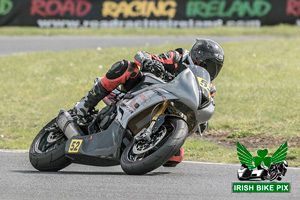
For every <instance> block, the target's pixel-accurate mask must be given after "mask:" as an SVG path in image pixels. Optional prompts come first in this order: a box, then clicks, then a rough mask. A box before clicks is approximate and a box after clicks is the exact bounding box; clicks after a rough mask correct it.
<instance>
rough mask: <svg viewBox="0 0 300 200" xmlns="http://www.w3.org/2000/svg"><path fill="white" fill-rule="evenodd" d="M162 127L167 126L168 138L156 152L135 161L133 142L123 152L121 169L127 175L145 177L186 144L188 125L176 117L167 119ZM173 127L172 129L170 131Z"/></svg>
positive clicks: (153, 151) (152, 151) (146, 154)
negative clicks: (144, 175)
mask: <svg viewBox="0 0 300 200" xmlns="http://www.w3.org/2000/svg"><path fill="white" fill-rule="evenodd" d="M162 126H167V127H168V128H167V130H168V132H167V136H166V137H167V138H166V139H163V140H162V141H161V142H160V143H159V144H157V146H158V148H156V149H155V150H150V151H151V152H150V151H149V152H147V153H145V155H144V157H141V158H138V159H133V157H134V156H136V155H134V153H133V150H132V149H133V145H134V141H132V142H131V143H130V144H129V145H128V146H127V147H126V148H125V150H124V151H123V153H122V156H121V161H120V163H121V167H122V169H123V171H124V172H125V173H126V174H129V175H143V174H146V173H148V172H150V171H153V170H154V169H156V168H158V167H160V166H161V165H163V164H164V163H166V162H167V161H168V160H169V159H170V158H171V157H172V156H173V155H175V153H176V152H178V151H179V149H180V147H181V146H182V145H183V143H184V142H185V139H186V138H187V135H188V126H187V123H186V122H185V121H184V120H182V119H180V118H176V117H169V118H166V120H165V122H164V124H163V125H162ZM170 127H171V129H170Z"/></svg>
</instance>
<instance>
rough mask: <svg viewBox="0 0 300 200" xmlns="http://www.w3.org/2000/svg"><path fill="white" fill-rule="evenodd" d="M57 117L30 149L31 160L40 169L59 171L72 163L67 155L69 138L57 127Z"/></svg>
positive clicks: (40, 133)
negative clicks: (50, 128)
mask: <svg viewBox="0 0 300 200" xmlns="http://www.w3.org/2000/svg"><path fill="white" fill-rule="evenodd" d="M55 124H56V118H55V119H53V120H52V121H51V122H49V123H48V124H47V125H46V126H45V127H44V128H43V129H42V130H41V131H40V132H39V133H38V135H37V136H36V137H35V139H34V140H33V142H32V144H31V146H30V150H29V160H30V163H31V164H32V166H33V167H34V168H35V169H37V170H39V171H52V172H54V171H59V170H61V169H63V168H65V167H67V166H68V165H70V164H71V161H70V160H69V159H68V158H67V157H66V156H65V146H66V141H67V140H68V139H67V137H66V136H65V135H64V133H63V132H62V131H61V130H60V129H59V128H58V127H56V129H54V131H49V130H46V129H47V128H49V127H53V128H55Z"/></svg>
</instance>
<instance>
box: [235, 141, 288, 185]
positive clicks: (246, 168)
mask: <svg viewBox="0 0 300 200" xmlns="http://www.w3.org/2000/svg"><path fill="white" fill-rule="evenodd" d="M287 150H288V144H287V142H285V143H284V144H282V145H281V146H280V147H279V148H278V149H277V151H276V152H275V153H274V154H273V155H272V157H270V156H267V154H268V150H267V149H259V150H258V151H257V155H258V156H254V157H253V156H252V155H251V153H250V152H249V151H248V150H247V149H246V147H244V145H242V144H240V143H239V142H237V155H238V158H239V160H240V162H241V164H242V166H241V168H240V169H239V170H238V179H239V180H249V179H254V178H256V179H257V178H260V179H261V180H269V181H273V180H278V181H280V180H281V179H282V176H285V174H286V172H287V167H288V162H287V161H286V160H285V159H286V155H287Z"/></svg>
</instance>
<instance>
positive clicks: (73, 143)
mask: <svg viewBox="0 0 300 200" xmlns="http://www.w3.org/2000/svg"><path fill="white" fill-rule="evenodd" d="M81 143H82V140H72V141H71V144H70V147H69V151H68V152H69V153H77V152H78V151H79V148H80V146H81Z"/></svg>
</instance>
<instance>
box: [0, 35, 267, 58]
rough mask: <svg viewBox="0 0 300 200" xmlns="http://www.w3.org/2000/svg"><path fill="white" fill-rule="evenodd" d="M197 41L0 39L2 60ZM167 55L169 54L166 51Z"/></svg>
mask: <svg viewBox="0 0 300 200" xmlns="http://www.w3.org/2000/svg"><path fill="white" fill-rule="evenodd" d="M195 38H196V37H193V36H187V37H182V36H180V37H174V36H170V37H165V36H163V37H160V36H148V37H139V36H135V37H130V36H124V37H111V36H105V37H96V36H89V37H84V36H82V37H81V36H79V37H76V36H58V37H54V36H53V37H43V36H34V37H31V36H21V37H20V36H13V37H9V36H8V37H3V36H2V37H0V56H5V55H11V54H23V53H29V52H39V51H64V50H71V49H87V48H90V49H92V48H99V47H100V48H107V47H132V46H138V47H145V46H150V45H151V46H154V45H160V44H186V43H190V44H192V43H193V42H194V41H195ZM203 38H210V39H214V40H216V41H217V42H229V41H248V40H265V39H270V38H266V37H243V36H240V37H208V36H203ZM166 51H167V50H166Z"/></svg>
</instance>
